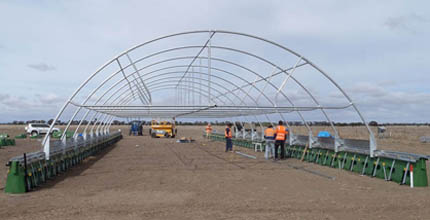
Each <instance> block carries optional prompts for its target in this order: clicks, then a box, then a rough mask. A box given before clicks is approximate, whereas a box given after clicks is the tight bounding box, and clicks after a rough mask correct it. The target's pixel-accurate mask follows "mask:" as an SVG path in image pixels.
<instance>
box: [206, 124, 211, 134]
mask: <svg viewBox="0 0 430 220" xmlns="http://www.w3.org/2000/svg"><path fill="white" fill-rule="evenodd" d="M211 133H212V126H211V123H208V125H207V126H206V138H209V135H210V134H211Z"/></svg>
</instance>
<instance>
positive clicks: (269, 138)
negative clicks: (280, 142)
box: [264, 125, 276, 160]
mask: <svg viewBox="0 0 430 220" xmlns="http://www.w3.org/2000/svg"><path fill="white" fill-rule="evenodd" d="M275 135H276V134H275V129H273V126H272V125H269V126H268V127H267V128H266V130H264V139H265V140H266V149H265V153H264V157H265V158H266V160H268V159H269V158H270V157H274V155H275Z"/></svg>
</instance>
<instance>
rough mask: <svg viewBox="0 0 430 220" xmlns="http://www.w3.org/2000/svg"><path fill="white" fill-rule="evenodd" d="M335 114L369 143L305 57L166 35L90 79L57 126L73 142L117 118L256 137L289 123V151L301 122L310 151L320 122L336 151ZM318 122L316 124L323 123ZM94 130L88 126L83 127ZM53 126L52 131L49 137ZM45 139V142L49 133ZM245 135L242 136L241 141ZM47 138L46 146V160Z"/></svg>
mask: <svg viewBox="0 0 430 220" xmlns="http://www.w3.org/2000/svg"><path fill="white" fill-rule="evenodd" d="M339 111H344V112H346V114H347V115H355V116H356V117H357V119H358V120H359V121H361V122H363V123H364V124H365V127H366V130H367V132H368V134H369V143H370V144H369V152H370V155H371V156H373V153H374V151H375V150H376V142H375V139H374V135H373V133H372V131H371V129H370V128H369V126H368V124H367V123H366V120H365V119H364V117H363V115H362V114H361V113H360V111H359V110H358V108H357V106H356V105H355V104H354V103H353V102H352V100H351V98H350V97H349V96H348V95H347V93H346V92H345V90H344V89H342V88H341V87H340V86H339V84H337V83H336V82H335V81H334V80H333V79H332V78H331V77H330V76H329V75H328V74H327V73H326V72H324V71H323V70H322V69H321V68H319V67H318V66H316V65H315V64H314V63H312V62H311V61H310V60H308V59H307V58H305V57H304V56H302V55H300V54H298V53H296V52H295V51H293V50H291V49H289V48H287V47H284V46H282V45H280V44H278V43H276V42H274V41H271V40H267V39H264V38H261V37H258V36H254V35H250V34H245V33H238V32H232V31H222V30H199V31H189V32H182V33H177V34H171V35H167V36H163V37H159V38H157V39H153V40H150V41H147V42H145V43H142V44H139V45H137V46H134V47H132V48H130V49H128V50H126V51H124V52H122V53H120V54H119V55H118V56H116V57H114V58H113V59H111V60H109V61H108V62H107V63H105V64H104V65H102V66H101V67H100V68H99V69H98V70H97V71H96V72H94V73H93V74H92V75H90V76H89V77H88V79H87V80H85V81H84V82H83V83H82V84H81V85H80V86H79V87H78V88H77V89H76V91H75V92H74V93H73V94H72V95H71V96H70V98H69V99H68V100H67V101H66V102H65V103H64V105H63V107H62V108H61V109H60V111H59V112H58V114H57V115H56V117H55V119H54V122H57V121H59V120H63V121H66V122H67V126H66V129H65V130H64V132H63V134H62V136H61V140H62V141H63V142H64V143H66V132H67V131H68V130H70V128H71V127H70V126H71V124H72V122H75V123H77V124H78V125H77V127H76V128H74V129H73V137H74V138H75V139H76V138H77V136H78V134H82V136H83V138H86V137H87V135H89V136H91V137H92V136H94V135H95V136H98V135H105V134H108V133H109V132H110V128H111V124H112V122H113V121H114V120H115V119H116V118H127V119H134V118H136V119H150V118H179V119H180V118H189V120H190V119H197V118H204V119H209V120H214V119H222V120H231V121H234V122H240V123H242V124H243V123H245V124H249V126H251V128H252V129H253V130H254V128H255V127H254V126H255V125H258V127H260V129H261V132H262V130H263V126H262V123H263V122H270V121H271V118H272V119H273V118H277V119H280V120H283V121H286V122H287V123H286V124H287V126H288V127H289V129H290V133H291V138H290V144H294V140H295V139H294V134H293V133H294V129H293V128H292V126H291V124H290V123H288V122H289V121H301V122H302V124H303V125H304V126H305V127H306V129H307V130H308V133H309V136H308V137H309V145H310V147H312V144H315V143H316V142H317V141H316V138H314V137H313V135H312V134H313V133H312V128H311V126H310V125H309V124H310V123H309V122H310V121H316V118H317V116H320V118H321V119H322V120H324V121H327V122H328V123H329V124H330V127H331V129H332V132H333V134H334V136H335V137H334V138H335V150H336V151H338V150H339V148H340V147H342V139H341V138H340V136H339V132H338V131H337V129H336V127H335V126H334V123H333V121H334V120H335V119H334V118H335V117H336V116H337V115H339V114H338V112H339ZM321 119H320V120H321ZM86 122H93V123H86ZM54 124H55V123H52V125H51V127H50V132H51V130H52V129H53V127H54ZM50 132H48V134H49V133H50ZM243 135H244V134H243ZM49 143H50V136H49V135H46V136H45V138H44V139H43V142H42V146H43V151H44V152H45V154H46V155H47V158H49V152H50V144H49Z"/></svg>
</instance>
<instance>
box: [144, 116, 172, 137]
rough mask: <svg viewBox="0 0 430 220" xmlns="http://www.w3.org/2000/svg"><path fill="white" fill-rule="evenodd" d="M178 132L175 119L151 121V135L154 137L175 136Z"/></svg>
mask: <svg viewBox="0 0 430 220" xmlns="http://www.w3.org/2000/svg"><path fill="white" fill-rule="evenodd" d="M177 133H178V129H176V126H175V121H174V120H172V121H171V122H170V121H157V120H152V121H151V128H150V129H149V135H151V137H153V138H160V137H166V138H169V137H170V138H174V137H175V136H176V134H177Z"/></svg>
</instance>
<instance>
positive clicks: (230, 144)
mask: <svg viewBox="0 0 430 220" xmlns="http://www.w3.org/2000/svg"><path fill="white" fill-rule="evenodd" d="M224 136H225V152H227V151H233V142H232V140H231V138H232V137H233V134H232V132H231V124H227V127H226V128H225V131H224Z"/></svg>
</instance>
